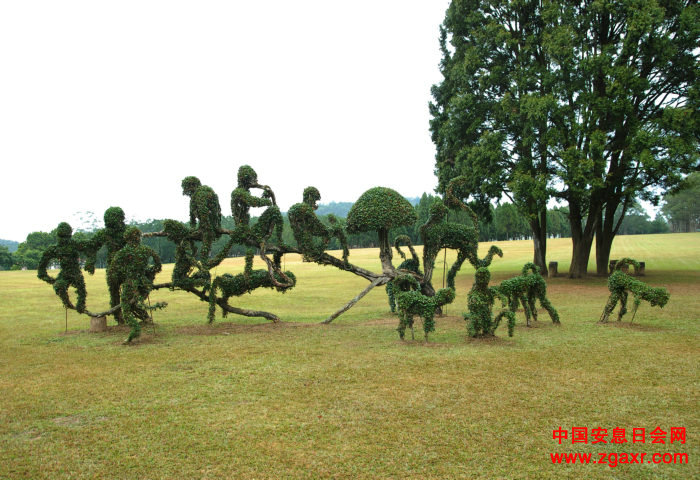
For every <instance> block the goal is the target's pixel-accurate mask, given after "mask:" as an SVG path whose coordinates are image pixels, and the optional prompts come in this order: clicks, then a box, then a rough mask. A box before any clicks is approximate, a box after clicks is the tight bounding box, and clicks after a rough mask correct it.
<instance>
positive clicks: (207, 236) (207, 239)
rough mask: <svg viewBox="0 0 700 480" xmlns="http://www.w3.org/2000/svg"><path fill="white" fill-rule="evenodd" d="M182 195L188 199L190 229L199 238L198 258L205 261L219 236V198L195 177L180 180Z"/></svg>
mask: <svg viewBox="0 0 700 480" xmlns="http://www.w3.org/2000/svg"><path fill="white" fill-rule="evenodd" d="M182 194H183V195H186V196H188V197H190V227H192V229H194V230H195V231H196V232H197V234H198V235H199V236H200V237H201V241H202V248H201V251H200V252H199V257H200V258H201V259H202V260H207V259H208V258H209V252H210V251H211V246H212V244H213V243H214V242H215V241H216V239H217V238H219V236H220V233H219V232H220V230H221V206H220V205H219V197H218V196H217V195H216V192H214V190H212V188H211V187H208V186H206V185H202V183H201V182H200V181H199V179H198V178H197V177H185V178H184V179H183V180H182Z"/></svg>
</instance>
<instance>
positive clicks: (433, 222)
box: [420, 177, 503, 288]
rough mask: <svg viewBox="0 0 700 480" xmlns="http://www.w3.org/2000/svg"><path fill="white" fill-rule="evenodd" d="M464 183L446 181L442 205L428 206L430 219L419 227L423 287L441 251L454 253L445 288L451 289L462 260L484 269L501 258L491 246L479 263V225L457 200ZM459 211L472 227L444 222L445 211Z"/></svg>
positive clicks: (473, 216)
mask: <svg viewBox="0 0 700 480" xmlns="http://www.w3.org/2000/svg"><path fill="white" fill-rule="evenodd" d="M462 183H464V177H456V178H455V179H453V180H452V181H450V183H449V185H448V187H447V192H446V195H445V201H444V203H443V202H442V201H437V202H435V203H433V204H432V205H431V206H430V216H429V217H428V220H427V221H426V222H425V224H424V225H422V226H421V227H420V236H421V240H422V241H423V268H425V283H430V282H431V280H432V276H433V269H434V268H435V259H436V258H437V255H438V253H439V252H440V250H442V249H443V248H452V249H455V250H457V260H456V261H455V263H454V264H452V267H450V270H449V272H448V274H447V285H448V286H450V287H452V288H454V286H455V285H454V280H455V277H456V275H457V272H459V270H460V269H461V268H462V264H463V263H464V261H465V260H469V263H471V264H472V266H474V268H479V267H488V266H489V265H491V261H492V259H493V257H494V255H498V256H499V257H502V256H503V252H502V251H501V249H500V248H498V247H497V246H495V245H494V246H492V247H491V248H490V249H489V251H488V253H487V255H486V257H484V258H483V259H479V258H478V257H477V251H478V248H479V221H478V218H477V216H476V214H475V213H474V211H473V210H472V209H471V208H470V207H469V206H468V205H467V204H466V203H464V202H463V201H462V200H460V198H459V197H458V196H457V193H456V190H457V188H458V187H459V186H460V185H461V184H462ZM448 206H449V207H451V208H460V209H462V210H464V211H466V212H467V213H468V214H469V216H470V217H471V219H472V222H473V226H467V225H462V224H460V223H454V222H448V221H447V214H448V212H449V210H448V208H447V207H448Z"/></svg>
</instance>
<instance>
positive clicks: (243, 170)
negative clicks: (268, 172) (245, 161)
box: [238, 165, 260, 189]
mask: <svg viewBox="0 0 700 480" xmlns="http://www.w3.org/2000/svg"><path fill="white" fill-rule="evenodd" d="M238 187H239V188H245V189H249V188H254V187H260V185H259V184H258V174H257V173H256V172H255V170H253V167H251V166H250V165H242V166H241V167H240V168H239V169H238Z"/></svg>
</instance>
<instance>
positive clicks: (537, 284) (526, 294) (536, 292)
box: [496, 262, 561, 327]
mask: <svg viewBox="0 0 700 480" xmlns="http://www.w3.org/2000/svg"><path fill="white" fill-rule="evenodd" d="M496 288H497V289H498V291H499V292H500V293H501V294H503V295H504V296H505V297H506V298H507V299H508V307H509V308H510V311H511V312H513V314H515V312H517V310H518V305H519V304H522V306H523V310H525V320H526V323H527V326H528V327H529V326H530V316H532V317H533V319H534V321H537V307H536V304H535V302H536V301H537V300H539V301H540V304H541V305H542V308H544V309H545V310H546V311H547V313H549V317H550V318H551V319H552V323H554V324H557V325H559V324H560V323H561V322H560V321H559V314H558V313H557V311H556V310H555V309H554V306H553V305H552V303H551V302H550V301H549V299H548V298H547V283H546V282H545V281H544V278H542V275H540V273H539V268H538V267H537V265H535V264H534V263H531V262H530V263H526V264H525V265H524V266H523V268H522V271H521V275H519V276H517V277H513V278H509V279H508V280H504V281H503V282H501V284H500V285H499V286H498V287H496Z"/></svg>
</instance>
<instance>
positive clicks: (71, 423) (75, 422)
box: [53, 415, 86, 427]
mask: <svg viewBox="0 0 700 480" xmlns="http://www.w3.org/2000/svg"><path fill="white" fill-rule="evenodd" d="M53 423H55V424H56V425H59V426H61V427H81V426H83V425H85V423H86V422H85V419H84V418H83V417H81V416H80V415H68V416H66V417H56V418H54V419H53Z"/></svg>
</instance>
